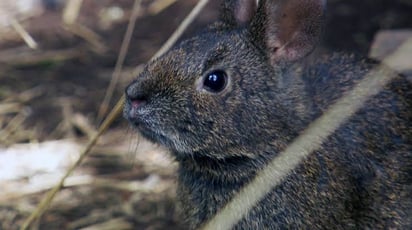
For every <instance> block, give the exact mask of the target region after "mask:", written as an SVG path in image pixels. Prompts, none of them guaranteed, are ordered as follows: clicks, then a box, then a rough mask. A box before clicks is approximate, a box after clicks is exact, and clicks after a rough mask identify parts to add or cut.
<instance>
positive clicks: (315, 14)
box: [124, 0, 412, 229]
mask: <svg viewBox="0 0 412 230" xmlns="http://www.w3.org/2000/svg"><path fill="white" fill-rule="evenodd" d="M250 1H254V0H249V1H246V0H240V1H236V0H231V1H226V3H225V5H224V7H223V10H222V12H223V13H222V17H221V20H220V21H219V22H217V23H216V24H215V25H213V26H212V27H211V29H210V30H209V31H208V32H205V33H202V34H200V35H198V36H196V37H193V38H191V39H188V40H186V41H183V42H182V43H180V44H179V45H177V46H176V47H175V48H173V49H172V50H171V51H169V52H168V53H166V54H165V55H163V56H162V57H160V58H159V59H157V60H154V61H153V62H151V63H149V64H148V65H147V67H146V68H145V70H144V72H143V73H142V74H141V75H140V76H139V77H138V78H137V79H136V80H135V81H134V82H132V83H131V84H130V85H129V86H128V88H127V89H126V96H127V103H126V104H125V109H124V114H125V117H126V118H127V119H128V120H129V121H130V122H131V123H132V124H133V125H134V126H136V128H137V129H138V130H139V131H140V132H141V133H142V134H143V135H144V136H145V137H147V138H148V139H150V140H152V141H154V142H156V143H160V144H162V145H164V146H166V147H168V148H169V149H170V150H171V152H172V153H173V155H174V156H175V158H176V160H177V161H178V162H179V165H180V166H179V171H178V173H179V177H178V178H179V179H178V193H177V194H178V196H179V197H178V198H179V204H180V207H181V210H182V215H183V216H184V219H185V221H186V223H187V224H188V225H189V227H190V228H191V229H195V228H199V227H200V226H202V224H204V223H205V222H206V221H207V220H209V219H210V218H211V217H212V216H213V215H215V214H216V213H217V212H218V210H219V209H220V208H222V206H223V205H224V204H226V203H227V202H228V201H229V200H230V199H231V198H232V197H233V195H234V194H236V192H237V191H238V190H239V189H240V188H241V187H242V186H244V185H245V184H247V183H248V182H249V181H251V180H252V179H253V178H254V176H255V175H256V173H257V172H258V171H259V170H260V169H262V168H263V167H264V166H265V165H266V164H267V163H268V162H269V161H270V160H271V159H273V158H274V157H275V156H276V155H277V154H278V153H279V152H281V151H282V150H283V149H285V147H286V146H287V145H288V144H289V143H290V142H291V141H292V140H293V139H294V138H296V137H297V136H298V135H299V133H300V132H302V131H303V130H304V129H305V128H306V127H307V126H308V125H309V124H310V123H311V121H313V120H315V119H316V118H318V117H319V116H320V115H322V113H323V112H324V111H325V110H326V109H327V108H328V107H329V106H330V105H331V104H332V103H334V102H335V101H336V100H337V99H338V98H340V97H341V96H342V95H344V94H345V92H347V91H348V90H349V89H352V88H353V86H354V85H355V84H356V83H357V82H359V81H360V79H361V78H362V77H363V76H364V75H365V74H366V73H367V72H368V71H369V70H370V69H372V68H373V67H374V66H375V65H376V63H374V62H371V61H368V60H365V59H360V58H357V57H355V56H353V55H344V54H332V55H330V56H324V57H320V58H317V59H316V60H313V59H309V58H307V57H305V56H307V55H308V54H309V53H310V51H311V50H312V49H313V47H314V46H315V45H316V43H317V37H318V36H319V35H320V33H321V28H322V25H321V24H322V18H323V10H324V1H321V0H309V1H304V0H289V1H274V0H272V1H270V0H268V1H264V0H261V1H259V2H260V4H259V6H254V5H253V3H252V2H250ZM239 4H245V5H239ZM288 4H291V5H288ZM292 6H293V7H292ZM296 6H299V7H300V8H299V9H296V10H295V11H294V10H290V9H295V8H296ZM242 7H244V8H242ZM256 8H257V11H256ZM231 9H235V10H234V11H231ZM239 9H241V10H239ZM248 9H249V10H250V12H247V10H248ZM255 11H256V12H255ZM237 13H240V14H241V15H240V16H239V15H236V14H237ZM282 13H285V14H286V13H287V16H288V17H291V18H292V19H293V20H291V21H287V19H286V22H282V20H280V19H279V18H281V16H279V14H282ZM295 19H296V20H295ZM288 25H290V27H286V26H288ZM308 27H309V28H308ZM285 28H289V29H285ZM292 35H293V36H292ZM213 70H224V71H225V72H226V73H227V75H228V78H229V80H228V84H227V87H226V88H225V89H224V90H223V91H222V92H219V93H211V92H209V91H207V90H205V89H204V88H203V87H202V83H203V79H204V77H205V76H206V75H207V74H208V73H210V72H211V71H213ZM387 73H388V74H393V72H391V71H390V70H387ZM411 124H412V85H411V83H410V82H409V81H407V80H406V78H405V77H404V76H401V75H399V76H397V77H396V78H395V79H394V80H393V81H392V82H391V83H390V84H388V85H387V86H386V87H385V88H384V89H383V90H382V91H381V92H380V93H379V94H378V95H376V96H374V97H373V98H371V99H370V100H368V101H367V103H366V104H365V105H364V107H363V108H362V109H361V110H360V111H358V112H357V113H356V114H355V115H354V116H352V117H351V118H350V119H349V120H348V121H347V122H346V123H344V124H343V125H342V126H341V127H340V128H339V129H338V130H337V131H336V132H335V133H334V134H333V135H331V136H330V137H329V138H328V139H327V140H326V141H325V142H324V144H323V145H322V147H321V148H320V149H319V150H318V151H315V152H314V153H312V154H311V155H310V156H309V157H308V158H307V159H305V160H304V161H303V162H302V163H301V164H300V165H299V166H298V167H297V168H296V169H295V170H293V171H292V172H291V173H290V175H288V176H287V177H286V178H284V180H283V183H282V184H281V185H279V186H277V187H276V188H273V190H272V191H271V192H270V193H269V194H267V196H266V197H265V198H264V199H263V200H262V201H261V202H260V203H258V204H257V205H256V206H255V207H254V208H253V209H252V210H251V211H250V212H249V214H248V215H247V216H246V217H245V218H244V219H242V220H241V221H240V222H239V223H238V224H237V225H236V227H235V228H236V229H284V228H289V229H290V228H292V229H302V228H311V229H365V228H369V229H388V228H395V229H412V213H411V210H412V131H411V130H412V128H411Z"/></svg>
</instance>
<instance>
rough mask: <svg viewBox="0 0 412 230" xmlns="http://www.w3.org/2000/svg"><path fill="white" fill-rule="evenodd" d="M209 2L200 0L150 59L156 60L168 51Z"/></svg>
mask: <svg viewBox="0 0 412 230" xmlns="http://www.w3.org/2000/svg"><path fill="white" fill-rule="evenodd" d="M208 2H209V0H200V1H199V2H198V3H197V5H196V6H195V8H193V10H192V11H191V12H190V14H189V15H188V16H187V17H186V18H185V20H183V22H182V23H181V24H180V25H179V27H178V28H177V29H176V31H175V32H174V33H173V34H172V36H171V37H170V38H169V39H168V40H167V41H166V43H165V44H164V45H163V46H162V48H160V50H159V51H157V53H156V54H155V55H154V56H153V57H152V60H153V59H156V58H158V57H160V56H162V55H163V54H164V53H165V52H166V51H167V50H169V49H170V48H171V47H172V46H173V45H174V44H175V43H176V41H177V40H178V39H179V38H180V36H182V34H183V32H184V31H185V30H186V29H187V27H188V26H189V25H190V24H191V23H192V22H193V20H194V19H195V18H196V16H197V15H198V14H199V13H200V11H201V10H202V9H203V8H204V7H205V6H206V4H207V3H208Z"/></svg>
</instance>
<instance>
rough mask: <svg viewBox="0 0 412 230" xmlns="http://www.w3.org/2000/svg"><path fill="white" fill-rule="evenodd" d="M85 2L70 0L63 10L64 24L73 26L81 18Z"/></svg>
mask: <svg viewBox="0 0 412 230" xmlns="http://www.w3.org/2000/svg"><path fill="white" fill-rule="evenodd" d="M82 4H83V0H69V1H68V2H67V3H66V7H65V8H64V10H63V16H62V18H63V22H64V24H66V25H73V24H74V23H75V22H76V20H77V18H78V17H79V12H80V8H81V6H82Z"/></svg>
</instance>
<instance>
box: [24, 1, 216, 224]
mask: <svg viewBox="0 0 412 230" xmlns="http://www.w3.org/2000/svg"><path fill="white" fill-rule="evenodd" d="M207 2H208V0H201V1H199V2H198V4H197V5H196V6H195V8H194V9H193V10H192V12H191V13H190V14H189V15H188V16H187V17H186V19H185V20H184V21H183V22H182V24H181V25H180V26H179V28H178V29H177V30H176V31H175V33H174V34H173V35H172V37H170V38H169V39H168V40H167V41H166V43H165V45H163V46H162V48H161V50H159V51H158V52H157V53H156V55H161V54H163V53H164V52H166V51H167V50H168V49H169V48H170V47H171V46H172V45H173V44H174V43H175V42H176V40H177V39H178V38H179V37H180V36H181V35H182V33H183V32H184V30H185V29H186V28H187V27H188V26H189V25H190V23H191V22H192V21H193V20H194V19H195V18H196V16H197V15H198V14H199V13H200V11H201V9H203V7H204V6H205V5H206V3H207ZM156 55H155V56H154V57H152V59H154V58H156ZM124 102H125V97H124V96H123V97H121V98H120V99H119V101H118V102H117V104H116V106H115V107H114V108H113V109H112V111H111V112H110V113H109V115H108V116H107V118H106V119H105V120H104V121H103V124H102V125H101V126H100V128H99V130H98V133H97V134H96V135H95V136H94V137H93V138H92V139H91V140H90V141H89V143H88V144H87V146H86V148H85V149H84V151H83V152H82V153H81V154H80V157H79V159H78V160H77V161H76V162H75V164H74V165H73V166H72V167H70V168H69V170H67V172H66V174H65V175H64V176H63V177H62V178H61V180H60V181H59V183H58V184H57V185H56V186H55V187H53V189H52V190H50V191H49V192H48V193H47V194H46V195H45V197H44V198H43V200H42V201H41V202H40V204H39V205H38V206H37V208H36V210H35V211H33V212H32V213H31V215H30V216H29V217H28V218H27V219H26V220H25V222H24V223H23V225H22V226H21V228H20V229H21V230H26V229H27V228H28V227H29V226H30V225H31V224H32V223H33V222H34V221H35V220H36V219H38V218H39V217H40V216H41V215H42V214H43V213H44V212H45V210H46V209H47V207H48V206H49V205H50V202H51V201H52V200H53V198H54V197H55V196H56V194H57V193H58V192H59V190H60V189H61V188H62V187H63V185H64V183H65V180H66V179H67V178H68V177H69V176H70V174H71V173H72V172H73V171H74V170H75V169H76V168H77V167H78V166H79V165H80V163H81V162H82V161H83V159H84V158H85V157H86V156H87V154H88V153H89V152H90V150H91V149H92V148H93V146H94V145H95V144H96V142H97V140H98V138H99V137H100V136H101V135H102V134H103V133H104V132H105V131H106V130H107V129H108V127H109V126H110V125H111V124H112V123H113V121H114V120H115V119H116V118H117V117H118V116H119V115H120V114H121V113H122V110H123V104H124Z"/></svg>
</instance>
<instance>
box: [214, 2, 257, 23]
mask: <svg viewBox="0 0 412 230" xmlns="http://www.w3.org/2000/svg"><path fill="white" fill-rule="evenodd" d="M258 1H259V0H224V1H223V7H222V10H221V19H222V21H224V22H225V25H230V26H232V27H238V26H243V25H246V24H249V23H250V21H251V20H252V18H253V16H254V15H255V13H256V10H257V5H258Z"/></svg>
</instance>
